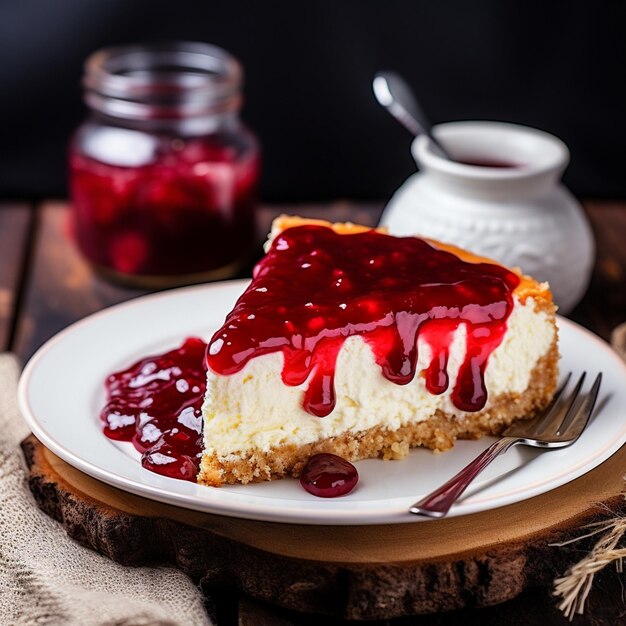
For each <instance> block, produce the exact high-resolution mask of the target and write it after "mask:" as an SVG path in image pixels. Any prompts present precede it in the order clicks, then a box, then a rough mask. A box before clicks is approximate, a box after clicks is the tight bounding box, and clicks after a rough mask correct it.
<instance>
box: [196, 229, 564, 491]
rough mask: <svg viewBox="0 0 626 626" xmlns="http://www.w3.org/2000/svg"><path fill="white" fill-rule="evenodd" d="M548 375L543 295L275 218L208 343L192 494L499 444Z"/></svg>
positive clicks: (415, 241) (407, 246)
mask: <svg viewBox="0 0 626 626" xmlns="http://www.w3.org/2000/svg"><path fill="white" fill-rule="evenodd" d="M557 362H558V348H557V329H556V326H555V306H554V304H553V301H552V296H551V294H550V290H549V288H548V286H547V284H545V283H543V284H542V283H538V282H537V281H535V280H533V279H532V278H530V277H528V276H524V275H522V274H521V273H520V272H518V271H516V270H511V269H508V268H506V267H504V266H502V265H500V264H498V263H496V262H494V261H491V260H489V259H485V258H480V257H477V256H475V255H473V254H471V253H469V252H466V251H464V250H461V249H458V248H455V247H453V246H449V245H445V244H442V243H439V242H436V241H429V240H424V239H420V238H417V237H402V238H400V237H392V236H390V235H388V234H386V232H385V231H383V230H380V229H377V230H375V229H370V228H366V227H363V226H357V225H354V224H331V223H329V222H325V221H322V220H307V219H301V218H295V217H281V218H278V219H277V220H275V221H274V224H273V226H272V232H271V235H270V239H269V241H268V245H267V248H266V255H265V257H264V258H263V259H262V260H261V261H260V262H259V263H258V264H257V266H256V267H255V270H254V277H253V279H252V282H251V283H250V285H249V287H248V288H247V289H246V290H245V292H244V293H243V294H242V295H241V297H240V298H239V300H238V301H237V303H236V305H235V307H234V309H233V310H232V311H231V312H230V313H229V314H228V316H227V317H226V320H225V322H224V325H223V326H222V327H221V328H220V329H219V330H218V331H217V332H216V333H215V334H214V335H213V338H212V339H211V341H210V342H209V344H208V348H207V353H206V364H207V390H206V396H205V400H204V405H203V408H202V412H203V418H204V427H203V428H204V431H203V437H204V451H203V456H202V462H201V467H200V473H199V476H198V481H199V482H200V483H203V484H206V485H214V486H217V485H221V484H225V483H248V482H256V481H263V480H272V479H275V478H281V477H283V476H288V475H292V476H297V475H299V473H300V471H301V470H302V468H303V466H304V464H305V463H306V461H307V459H308V458H309V457H311V456H312V455H314V454H318V453H322V452H330V453H333V454H336V455H338V456H341V457H343V458H345V459H348V460H358V459H364V458H372V457H382V458H384V459H400V458H402V457H404V456H405V455H406V454H407V453H408V451H409V448H411V447H414V446H426V447H428V448H431V449H433V450H438V451H443V450H446V449H448V448H450V447H452V446H453V445H454V442H455V440H456V439H458V438H464V439H475V438H478V437H481V436H482V435H485V434H498V433H500V432H501V431H502V430H503V429H504V428H505V427H506V426H508V425H509V424H511V422H512V421H513V420H516V419H521V418H527V417H531V416H532V415H533V414H534V413H535V412H536V411H537V410H539V409H542V408H543V407H545V406H546V405H547V404H548V403H549V401H550V399H551V398H552V395H553V393H554V390H555V387H556V379H557Z"/></svg>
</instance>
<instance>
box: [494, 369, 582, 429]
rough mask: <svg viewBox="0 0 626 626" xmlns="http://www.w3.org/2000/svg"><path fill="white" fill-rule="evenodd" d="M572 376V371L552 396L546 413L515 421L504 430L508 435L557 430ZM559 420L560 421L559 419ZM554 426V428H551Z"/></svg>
mask: <svg viewBox="0 0 626 626" xmlns="http://www.w3.org/2000/svg"><path fill="white" fill-rule="evenodd" d="M571 377H572V372H568V374H567V376H566V377H565V380H564V381H563V384H562V385H561V386H560V387H559V388H558V389H557V391H556V392H555V394H554V397H553V398H552V400H551V402H550V405H549V406H548V408H547V410H546V412H545V413H540V414H539V415H537V416H536V417H534V418H533V419H531V420H529V421H524V422H521V423H520V422H514V423H513V425H512V426H509V428H508V429H507V430H506V431H505V432H504V435H506V436H515V435H516V434H521V435H523V436H527V435H530V433H545V432H546V431H548V430H552V431H554V430H556V426H557V424H560V423H561V421H562V418H561V415H562V414H563V413H564V411H565V409H564V408H563V404H564V403H563V402H561V400H562V399H563V396H564V395H565V390H566V389H567V385H568V384H569V381H570V379H571ZM557 420H558V421H557ZM552 422H555V424H554V426H552ZM550 426H552V428H550Z"/></svg>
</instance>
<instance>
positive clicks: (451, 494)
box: [409, 437, 521, 518]
mask: <svg viewBox="0 0 626 626" xmlns="http://www.w3.org/2000/svg"><path fill="white" fill-rule="evenodd" d="M520 441H521V439H520V438H519V437H502V438H500V439H498V441H496V442H494V443H492V444H491V445H490V446H489V447H488V448H487V449H486V450H485V451H484V452H482V453H481V454H480V455H479V456H477V457H476V458H475V459H474V460H473V461H472V462H471V463H470V464H469V465H466V466H465V467H464V468H463V469H462V470H461V471H460V472H459V473H458V474H457V475H456V476H454V478H451V479H450V480H449V481H448V482H447V483H445V485H442V486H441V487H439V489H436V490H435V491H433V492H432V493H430V494H428V495H427V496H426V497H424V498H422V499H421V500H420V501H419V502H416V503H415V504H414V505H413V506H412V507H411V508H410V509H409V511H410V512H411V513H414V514H415V515H426V516H427V517H434V518H439V517H445V515H446V514H447V513H448V511H449V510H450V507H451V506H452V505H453V504H454V503H455V502H456V501H457V500H458V499H459V498H460V497H461V495H462V494H463V492H464V491H465V490H466V489H467V487H468V486H469V484H470V483H471V482H472V481H473V480H474V478H476V476H478V474H480V473H481V472H482V471H483V470H484V469H485V468H486V467H487V465H489V464H490V463H491V461H493V460H494V459H495V458H496V457H498V456H500V455H501V454H503V453H504V452H506V451H507V450H508V449H509V448H511V447H513V446H514V445H515V444H516V443H519V442H520Z"/></svg>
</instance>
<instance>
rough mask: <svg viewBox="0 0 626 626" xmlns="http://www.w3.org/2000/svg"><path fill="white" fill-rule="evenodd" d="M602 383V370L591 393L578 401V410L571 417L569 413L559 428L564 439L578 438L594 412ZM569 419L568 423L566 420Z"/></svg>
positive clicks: (594, 382)
mask: <svg viewBox="0 0 626 626" xmlns="http://www.w3.org/2000/svg"><path fill="white" fill-rule="evenodd" d="M601 384H602V372H600V373H599V374H598V375H597V376H596V379H595V380H594V381H593V385H591V389H590V390H589V393H588V394H587V395H586V396H584V397H583V399H582V400H581V401H580V402H577V403H576V404H577V406H576V411H575V412H574V413H573V415H572V416H571V417H569V415H568V416H567V417H566V419H565V420H563V424H562V425H561V427H560V428H559V432H558V433H557V434H558V435H559V436H560V437H563V438H564V439H572V440H576V439H577V438H578V437H579V436H580V434H581V433H582V432H583V430H584V429H585V427H586V426H587V422H588V421H589V418H590V417H591V414H592V413H593V408H594V406H595V404H596V400H597V398H598V393H599V392H600V385H601ZM568 417H569V420H568ZM566 421H568V423H567V424H565V422H566Z"/></svg>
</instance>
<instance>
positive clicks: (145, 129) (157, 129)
mask: <svg viewBox="0 0 626 626" xmlns="http://www.w3.org/2000/svg"><path fill="white" fill-rule="evenodd" d="M241 83H242V70H241V66H240V65H239V63H238V62H237V61H236V60H235V59H234V58H233V57H232V56H231V55H230V54H228V53H227V52H226V51H224V50H222V49H220V48H217V47H215V46H211V45H208V44H204V43H175V44H168V45H154V46H153V45H151V46H127V47H119V48H107V49H104V50H100V51H98V52H96V53H95V54H93V55H92V56H90V57H89V58H88V59H87V61H86V63H85V76H84V80H83V84H84V89H85V94H84V96H85V102H86V103H87V105H88V106H89V108H90V116H89V117H88V119H87V120H86V121H85V122H84V123H83V124H82V125H81V126H80V128H78V130H77V131H76V133H75V135H74V137H73V139H72V141H71V145H70V153H69V177H70V194H71V198H72V205H73V211H72V217H73V220H72V221H73V233H74V237H75V240H76V242H77V243H78V246H79V248H80V250H81V251H82V253H83V254H84V255H85V257H86V258H87V259H88V260H89V261H90V262H91V263H92V265H93V266H94V267H95V268H96V270H98V271H100V272H101V273H104V274H105V275H107V276H109V277H112V278H114V279H117V280H118V281H123V282H127V283H131V284H135V285H142V286H146V287H159V286H168V285H172V284H182V283H190V282H197V281H200V280H210V279H218V278H226V277H228V276H232V275H233V274H235V273H236V272H237V270H238V269H239V268H240V267H241V266H242V265H243V264H244V263H245V262H246V260H247V259H248V256H249V254H250V252H251V249H252V246H253V243H254V205H255V201H256V194H257V182H258V178H259V149H258V143H257V140H256V138H255V137H254V135H253V134H252V133H251V132H250V131H249V130H248V129H246V128H245V126H244V125H243V124H242V123H241V121H240V119H239V109H240V107H241V103H242V98H241Z"/></svg>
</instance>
